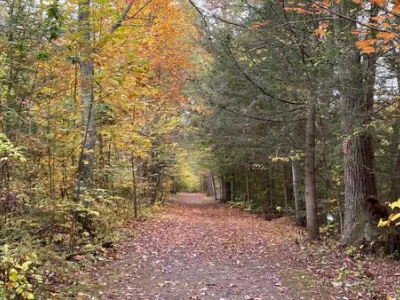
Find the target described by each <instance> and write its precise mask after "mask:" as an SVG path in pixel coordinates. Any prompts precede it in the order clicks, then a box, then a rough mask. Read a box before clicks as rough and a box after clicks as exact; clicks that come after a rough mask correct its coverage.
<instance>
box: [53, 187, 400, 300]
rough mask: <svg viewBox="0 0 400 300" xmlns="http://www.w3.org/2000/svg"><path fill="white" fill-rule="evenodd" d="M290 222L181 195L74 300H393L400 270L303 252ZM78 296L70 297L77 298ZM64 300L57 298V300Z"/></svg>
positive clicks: (336, 251)
mask: <svg viewBox="0 0 400 300" xmlns="http://www.w3.org/2000/svg"><path fill="white" fill-rule="evenodd" d="M303 233H304V231H302V230H301V229H299V228H297V227H295V226H293V223H292V222H291V220H290V219H289V218H281V219H277V220H273V221H266V220H264V219H263V218H261V217H259V216H255V215H251V214H250V213H247V212H244V211H243V210H242V209H239V208H233V207H230V206H229V205H226V204H221V203H218V202H216V201H213V200H212V199H210V198H206V197H204V195H202V194H183V193H182V194H178V195H177V196H175V197H174V198H173V199H171V201H169V203H168V204H167V205H166V207H165V208H163V209H162V210H161V212H159V213H156V214H155V215H154V216H153V217H151V218H150V219H148V220H146V221H144V222H139V223H135V225H134V226H133V229H132V238H127V239H126V240H125V241H123V242H122V243H121V244H120V245H118V246H117V247H116V249H111V250H110V251H114V252H112V253H114V254H115V255H112V257H109V259H108V260H107V261H105V262H103V263H97V264H95V265H94V266H93V267H91V268H90V269H88V270H84V269H83V270H82V272H79V273H78V274H76V281H75V284H74V285H73V286H71V287H70V288H68V289H67V291H68V292H67V293H65V292H64V295H71V296H72V295H75V296H72V297H74V298H76V299H104V300H105V299H120V300H130V299H133V300H139V299H151V300H157V299H166V300H175V299H177V300H178V299H204V300H206V299H217V300H224V299H225V300H234V299H253V300H257V299H258V300H260V299H316V300H319V299H394V298H388V297H387V295H395V294H396V293H397V289H398V287H399V284H398V278H400V277H399V276H400V264H399V263H398V262H394V261H389V260H382V259H378V258H376V256H368V255H362V254H356V255H354V254H352V255H349V253H348V250H346V249H341V248H340V247H338V246H337V244H334V243H333V244H332V243H331V242H330V240H329V241H328V242H324V241H319V242H317V243H314V244H304V243H303V242H302V241H301V239H302V237H303ZM71 289H72V290H71ZM57 299H58V298H57Z"/></svg>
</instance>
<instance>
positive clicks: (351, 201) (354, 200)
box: [339, 50, 376, 245]
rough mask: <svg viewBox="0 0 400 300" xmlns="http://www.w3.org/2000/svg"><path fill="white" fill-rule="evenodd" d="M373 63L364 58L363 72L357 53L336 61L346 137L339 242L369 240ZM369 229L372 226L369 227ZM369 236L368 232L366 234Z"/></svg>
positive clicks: (373, 190) (373, 187) (372, 188)
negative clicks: (343, 190)
mask: <svg viewBox="0 0 400 300" xmlns="http://www.w3.org/2000/svg"><path fill="white" fill-rule="evenodd" d="M375 62H376V59H375V58H374V57H372V56H366V57H364V64H368V65H367V67H366V69H365V70H364V72H363V73H361V74H360V71H361V72H362V67H363V65H362V63H361V57H360V54H359V53H358V52H357V51H356V50H354V52H352V53H349V54H345V55H344V56H343V57H342V58H341V59H340V63H339V67H340V70H339V71H340V76H341V79H342V82H341V83H342V84H341V91H340V99H341V106H342V109H341V119H342V124H341V125H342V130H343V133H344V134H345V136H346V137H347V138H346V140H345V141H344V143H343V147H344V149H343V150H344V183H345V192H344V217H343V228H342V236H341V243H342V244H343V245H348V244H358V243H360V242H362V240H364V239H365V238H366V239H369V238H368V237H367V236H366V234H367V233H366V229H367V225H368V224H369V222H370V212H369V211H368V210H367V199H368V197H370V196H374V197H376V182H375V175H374V166H373V148H372V136H371V134H370V133H369V132H368V129H365V125H367V124H368V123H369V122H370V117H369V114H370V113H372V109H373V101H374V100H373V96H374V83H375ZM368 228H370V229H371V228H372V226H368ZM368 235H371V233H368Z"/></svg>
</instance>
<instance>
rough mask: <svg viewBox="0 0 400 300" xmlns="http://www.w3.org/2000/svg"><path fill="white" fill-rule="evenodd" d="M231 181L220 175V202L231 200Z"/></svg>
mask: <svg viewBox="0 0 400 300" xmlns="http://www.w3.org/2000/svg"><path fill="white" fill-rule="evenodd" d="M231 194H232V190H231V182H230V181H229V180H228V179H227V178H226V176H224V177H222V198H221V202H224V203H226V202H228V201H231Z"/></svg>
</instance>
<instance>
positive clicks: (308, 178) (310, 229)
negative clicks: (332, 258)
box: [304, 91, 319, 240]
mask: <svg viewBox="0 0 400 300" xmlns="http://www.w3.org/2000/svg"><path fill="white" fill-rule="evenodd" d="M316 116H317V98H316V95H315V94H314V93H313V91H311V92H310V93H309V97H308V111H307V121H306V153H305V167H304V170H305V190H306V194H305V196H306V215H307V233H308V239H310V240H314V239H316V238H318V236H319V226H318V214H317V196H316V180H315V121H316Z"/></svg>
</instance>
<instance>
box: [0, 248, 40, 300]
mask: <svg viewBox="0 0 400 300" xmlns="http://www.w3.org/2000/svg"><path fill="white" fill-rule="evenodd" d="M0 255H1V260H0V272H1V277H0V284H1V285H2V291H1V292H0V293H2V294H3V296H4V297H5V298H6V299H35V295H34V291H35V288H36V287H37V285H38V284H39V283H41V282H42V277H41V276H40V275H39V274H37V267H38V266H39V264H40V263H39V261H38V260H37V256H36V254H35V253H31V254H29V255H28V256H27V257H25V258H19V257H18V255H19V254H18V252H17V251H13V250H12V249H10V247H9V245H8V244H5V245H4V246H2V247H1V248H0Z"/></svg>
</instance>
